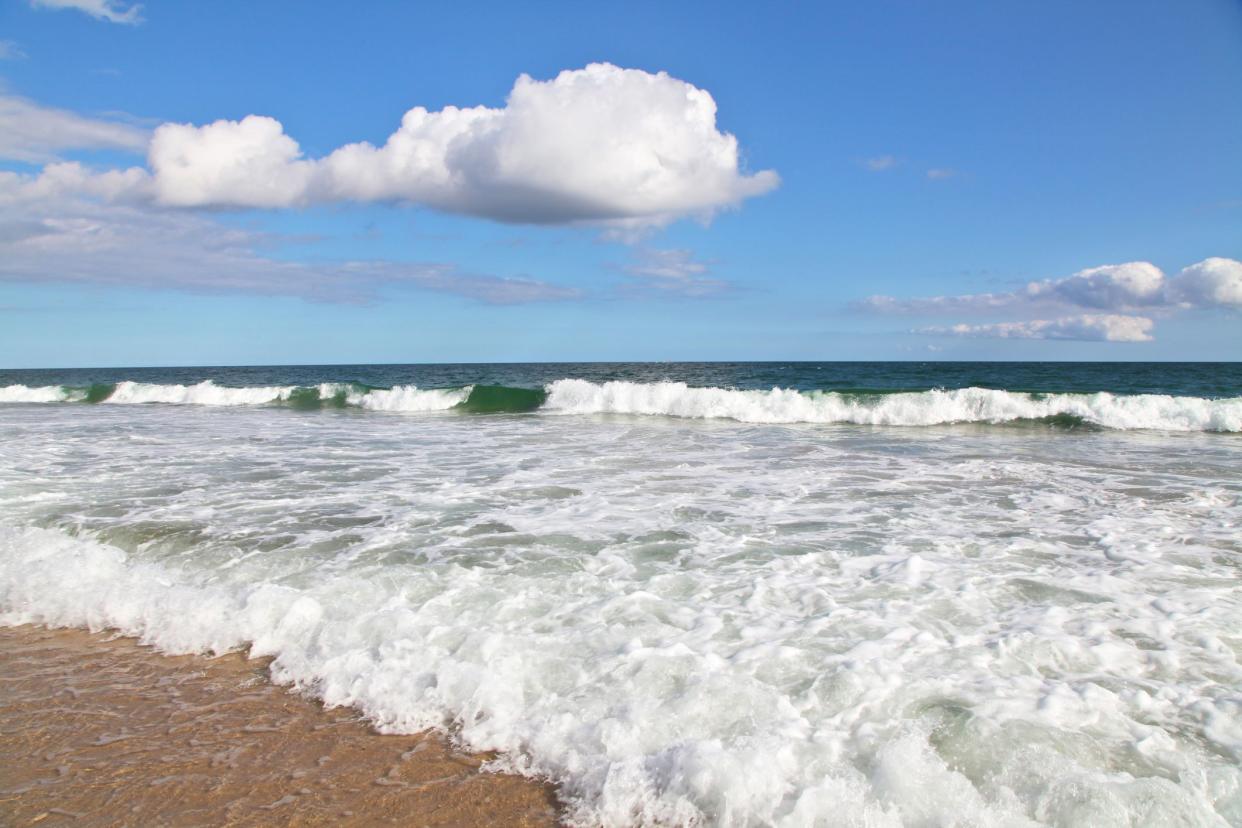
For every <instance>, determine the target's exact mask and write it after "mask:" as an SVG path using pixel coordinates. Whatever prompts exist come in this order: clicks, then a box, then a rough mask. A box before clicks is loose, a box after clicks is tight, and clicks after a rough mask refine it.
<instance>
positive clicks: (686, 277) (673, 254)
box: [620, 248, 729, 296]
mask: <svg viewBox="0 0 1242 828" xmlns="http://www.w3.org/2000/svg"><path fill="white" fill-rule="evenodd" d="M634 259H635V261H633V262H631V263H630V264H627V265H623V266H622V267H621V268H620V270H621V272H623V273H625V274H626V275H627V276H629V277H630V278H632V279H634V280H636V282H637V283H638V284H641V285H642V286H643V287H646V288H651V289H654V290H658V291H663V292H665V293H672V294H677V295H680V296H709V295H711V294H715V293H720V292H721V291H724V290H726V289H727V288H728V287H729V283H728V282H726V281H724V280H722V279H712V278H709V277H708V276H707V274H708V273H709V272H710V268H709V267H708V265H707V263H706V262H700V261H696V260H695V259H694V253H693V252H692V251H689V250H681V249H666V250H661V249H656V248H644V249H641V250H635V251H634Z"/></svg>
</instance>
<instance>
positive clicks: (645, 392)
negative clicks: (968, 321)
mask: <svg viewBox="0 0 1242 828" xmlns="http://www.w3.org/2000/svg"><path fill="white" fill-rule="evenodd" d="M55 402H86V403H103V404H144V403H162V404H166V405H205V406H242V405H251V406H252V405H285V406H289V407H293V408H299V409H318V408H344V407H350V408H362V409H367V410H371V411H390V412H427V411H449V410H455V411H459V412H463V413H472V414H495V413H524V412H532V411H540V412H544V413H550V414H580V415H582V414H626V415H647V416H662V417H680V418H690V419H727V420H736V421H738V422H743V423H789V424H792V423H824V424H828V423H855V424H859V425H882V426H932V425H944V424H950V423H990V424H1004V423H1031V422H1039V423H1044V424H1048V425H1052V426H1057V427H1077V426H1089V427H1101V428H1108V429H1118V430H1135V429H1155V430H1164V431H1215V432H1242V397H1233V398H1226V399H1210V398H1205V397H1188V396H1172V395H1167V394H1113V393H1109V392H1103V391H1101V392H1098V393H1072V394H1069V393H1066V394H1055V393H1054V394H1039V393H1028V392H1018V391H1005V390H998V389H991V388H974V387H972V388H955V389H932V390H928V391H903V392H892V393H880V392H874V391H868V392H840V391H798V390H795V389H788V388H772V389H770V390H738V389H732V388H703V387H694V386H689V385H687V384H685V383H681V382H654V383H636V382H621V381H617V382H603V383H595V382H588V381H586V380H579V379H561V380H557V381H555V382H552V383H549V384H548V385H547V386H546V388H543V389H534V388H508V387H504V386H492V385H468V386H464V387H462V388H418V387H417V386H414V385H396V386H393V387H392V388H371V387H368V386H365V385H362V384H359V383H323V384H320V385H317V386H296V385H283V386H282V385H272V386H248V387H241V388H236V387H229V386H222V385H216V384H215V383H213V382H212V381H211V380H206V381H204V382H200V383H197V384H195V385H166V384H152V383H141V382H131V381H124V382H118V383H116V384H115V385H109V384H97V385H92V386H89V387H72V386H39V387H28V386H25V385H9V386H4V387H0V403H55Z"/></svg>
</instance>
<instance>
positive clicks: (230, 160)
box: [148, 115, 315, 207]
mask: <svg viewBox="0 0 1242 828" xmlns="http://www.w3.org/2000/svg"><path fill="white" fill-rule="evenodd" d="M300 156H301V150H299V149H298V145H297V142H296V141H294V140H293V139H292V138H290V137H289V136H287V135H285V134H284V131H283V129H282V128H281V125H280V122H279V121H277V120H275V119H273V118H266V117H262V116H259V115H251V116H249V117H247V118H244V119H243V120H241V121H216V122H215V123H214V124H208V125H207V126H203V127H195V126H190V125H189V124H164V125H163V126H161V127H159V128H158V129H156V130H155V134H154V135H153V136H152V138H151V149H150V152H149V153H148V160H149V161H150V164H151V169H153V170H154V171H155V176H154V187H155V196H156V198H157V200H158V201H160V202H161V203H163V204H168V205H172V206H176V207H194V206H205V205H219V204H230V205H239V206H246V207H291V206H297V205H300V204H303V203H305V202H306V200H307V189H308V187H309V185H310V181H311V178H312V176H313V175H314V172H315V168H314V165H313V164H312V163H311V162H309V161H303V160H300Z"/></svg>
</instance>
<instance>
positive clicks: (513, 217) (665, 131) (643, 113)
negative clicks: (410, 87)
mask: <svg viewBox="0 0 1242 828" xmlns="http://www.w3.org/2000/svg"><path fill="white" fill-rule="evenodd" d="M149 160H150V164H151V170H152V173H153V175H154V179H155V191H156V193H157V196H158V198H159V200H160V201H161V202H162V203H164V204H169V205H177V206H197V207H277V206H296V205H300V204H305V203H311V202H329V201H338V200H352V201H401V202H410V203H414V204H419V205H423V206H426V207H431V208H434V209H437V210H443V211H446V212H453V213H462V214H466V215H474V216H481V217H485V218H490V219H495V220H498V221H506V222H520V223H534V224H545V223H546V224H560V223H600V224H612V225H614V226H619V227H636V226H637V227H642V226H659V225H662V224H666V223H668V222H670V221H673V220H675V219H678V218H682V217H686V216H698V217H703V218H707V217H710V216H711V215H712V214H713V213H715V212H716V211H718V210H721V209H724V208H728V207H731V206H735V205H737V204H739V203H741V202H742V201H743V200H744V199H746V198H749V197H751V196H756V195H760V194H762V193H765V192H768V191H770V190H771V189H773V188H774V187H776V186H777V184H778V183H779V178H778V176H777V175H776V173H775V172H774V171H771V170H765V171H762V172H758V173H754V174H747V173H746V172H744V171H743V170H742V168H741V160H740V154H739V150H738V144H737V140H736V139H735V138H734V137H733V136H732V135H730V134H728V133H722V132H720V131H719V130H718V129H717V128H716V104H715V101H714V100H713V99H712V96H711V95H710V94H709V93H708V92H706V91H705V90H702V89H699V88H697V87H695V86H692V85H691V84H689V83H686V82H684V81H681V80H678V79H676V78H673V77H670V76H669V75H667V74H666V73H664V72H660V73H658V74H651V73H648V72H644V71H641V70H637V69H621V68H618V67H616V66H612V65H610V64H605V63H596V64H591V65H590V66H587V67H586V68H585V69H579V70H573V71H565V72H561V73H560V74H559V75H558V76H557V77H556V78H554V79H552V80H549V81H539V80H535V79H533V78H531V77H529V76H527V75H522V76H521V77H519V78H518V80H517V82H516V83H515V84H514V86H513V89H512V91H511V92H510V94H509V97H508V101H507V103H506V106H505V107H504V108H501V109H491V108H487V107H482V106H479V107H473V108H468V109H459V108H457V107H453V106H449V107H445V108H444V109H442V110H440V111H437V112H429V111H428V110H426V109H424V108H422V107H415V108H414V109H411V110H410V111H409V112H407V113H406V114H405V116H404V118H402V122H401V127H400V128H399V129H398V130H397V131H396V132H395V133H393V134H392V135H391V136H389V138H388V140H387V141H386V143H385V144H384V145H383V146H380V147H375V146H372V145H371V144H368V143H358V144H350V145H347V146H344V147H341V148H340V149H338V150H336V151H335V152H333V153H331V154H330V155H328V156H327V157H325V158H321V159H315V160H308V159H304V158H303V157H302V155H301V151H300V149H299V147H298V144H297V143H296V142H295V141H294V140H293V139H292V138H290V137H289V136H287V135H285V134H284V131H283V129H282V127H281V125H280V123H279V122H278V121H275V120H274V119H271V118H264V117H259V116H250V117H247V118H245V119H243V120H241V121H218V122H216V123H214V124H208V125H206V126H202V127H195V126H192V125H165V126H163V127H160V128H159V129H157V130H156V132H155V135H154V137H153V139H152V143H151V150H150V156H149Z"/></svg>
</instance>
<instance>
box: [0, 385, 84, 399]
mask: <svg viewBox="0 0 1242 828" xmlns="http://www.w3.org/2000/svg"><path fill="white" fill-rule="evenodd" d="M69 398H70V397H69V395H68V394H67V393H65V389H64V388H63V387H62V386H59V385H42V386H35V387H33V388H31V387H29V386H26V385H5V386H0V403H47V402H64V401H66V400H68V399H69Z"/></svg>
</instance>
